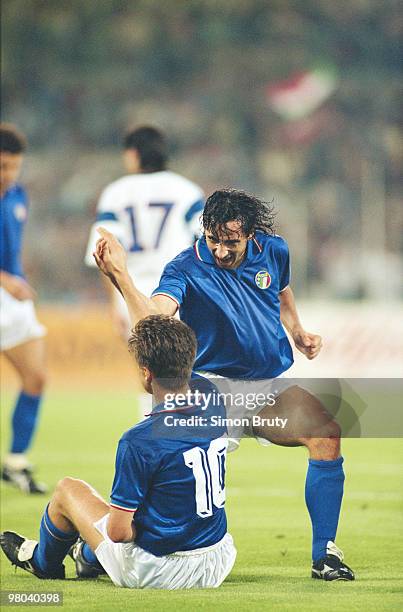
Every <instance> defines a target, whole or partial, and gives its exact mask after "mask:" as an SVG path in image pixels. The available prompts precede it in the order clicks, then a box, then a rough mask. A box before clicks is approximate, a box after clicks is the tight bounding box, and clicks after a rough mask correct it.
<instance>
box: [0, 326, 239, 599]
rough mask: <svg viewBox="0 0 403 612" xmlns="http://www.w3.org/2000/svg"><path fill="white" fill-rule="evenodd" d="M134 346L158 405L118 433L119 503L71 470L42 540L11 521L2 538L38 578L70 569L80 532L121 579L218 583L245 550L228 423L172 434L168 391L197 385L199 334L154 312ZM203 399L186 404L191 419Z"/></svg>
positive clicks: (87, 548)
mask: <svg viewBox="0 0 403 612" xmlns="http://www.w3.org/2000/svg"><path fill="white" fill-rule="evenodd" d="M129 348H130V350H131V352H132V353H133V354H134V357H135V360H136V362H137V364H138V366H139V371H140V378H141V381H142V384H143V386H144V388H145V389H146V391H148V392H149V393H152V395H153V398H154V403H155V404H156V405H155V407H154V409H153V411H152V413H151V415H150V418H148V419H146V420H145V421H143V422H141V423H139V424H138V425H136V426H135V427H133V428H132V429H130V430H129V431H127V432H126V433H125V434H124V435H123V436H122V438H121V440H120V442H119V446H118V450H117V456H116V470H115V478H114V482H113V487H112V493H111V501H110V504H108V503H106V502H105V501H104V500H103V499H102V498H101V497H100V496H99V495H98V493H97V492H96V491H95V490H94V489H93V488H92V487H91V486H90V485H89V484H87V483H86V482H84V481H82V480H77V479H75V478H64V479H63V480H61V481H60V482H59V484H58V485H57V487H56V490H55V492H54V494H53V497H52V499H51V501H50V503H49V505H48V507H47V508H46V510H45V513H44V515H43V517H42V522H41V526H40V537H39V542H36V541H34V540H28V539H26V538H24V537H22V536H20V535H18V534H16V533H14V532H12V531H5V532H4V533H2V534H1V536H0V544H1V547H2V549H3V551H4V553H5V554H6V556H7V557H8V559H9V560H10V561H11V562H12V563H13V564H14V565H16V566H17V567H20V568H22V569H24V570H26V571H28V572H31V573H33V574H34V575H35V576H37V577H38V578H53V579H63V578H64V575H65V571H64V565H63V564H62V562H63V559H64V557H65V556H66V555H67V554H68V552H69V549H70V547H72V546H73V545H74V544H75V542H76V541H77V540H78V538H79V535H80V536H81V537H82V538H83V539H84V540H85V543H83V542H79V544H78V545H76V547H75V555H74V556H75V557H77V556H78V557H79V559H80V560H81V561H80V567H81V568H82V567H83V565H85V563H87V564H88V567H89V566H91V567H92V569H93V574H96V573H99V574H100V573H102V572H103V570H105V571H106V573H107V574H108V575H109V576H110V578H111V579H112V581H113V582H114V584H115V585H116V586H121V587H131V588H160V589H180V588H207V587H210V588H211V587H218V586H220V584H221V583H222V582H223V580H224V579H225V578H226V576H227V575H228V574H229V572H230V571H231V569H232V567H233V565H234V562H235V557H236V550H235V548H234V545H233V541H232V537H231V536H230V535H229V534H228V533H227V523H226V515H225V510H224V501H225V489H224V474H225V454H226V446H227V441H226V439H224V438H222V437H221V435H222V434H223V433H224V431H223V430H220V431H218V432H217V430H215V432H214V433H213V432H212V433H211V434H209V433H208V431H207V432H206V430H205V429H204V430H203V431H201V429H198V428H194V429H193V428H192V430H191V434H190V433H189V432H190V428H186V429H185V430H184V431H181V432H179V431H178V432H177V433H173V434H172V435H170V436H165V435H163V432H164V431H165V430H164V419H165V418H166V415H165V410H164V401H165V400H166V399H168V398H169V400H170V404H171V401H172V396H173V395H175V394H179V393H181V394H183V393H186V392H187V391H188V389H189V379H190V375H191V370H192V365H193V362H194V358H195V354H196V338H195V335H194V333H193V332H192V330H191V329H190V328H189V327H188V326H187V325H186V324H184V323H182V322H180V321H178V320H176V319H173V318H171V317H165V316H163V315H152V316H149V317H147V318H145V319H143V320H141V321H139V323H138V324H137V325H136V327H135V329H134V330H133V332H132V335H131V337H130V339H129ZM204 408H205V407H203V406H202V407H200V406H196V405H194V406H188V407H187V408H183V407H182V408H181V409H179V410H180V413H181V415H182V416H184V418H185V419H186V418H187V417H188V416H192V415H193V416H194V415H197V414H205V410H204ZM202 411H203V412H202ZM92 551H95V555H96V557H95V555H94V554H93V552H92ZM97 561H98V562H99V564H98V567H97V565H96V564H97ZM77 567H78V566H77Z"/></svg>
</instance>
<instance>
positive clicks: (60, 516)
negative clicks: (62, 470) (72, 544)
mask: <svg viewBox="0 0 403 612" xmlns="http://www.w3.org/2000/svg"><path fill="white" fill-rule="evenodd" d="M109 509H110V508H109V505H108V504H107V503H106V501H105V500H104V499H102V497H101V496H100V495H99V493H98V492H97V491H96V490H95V489H94V488H93V487H92V486H91V485H89V484H88V483H87V482H85V481H84V480H79V479H77V478H70V477H66V478H63V479H62V480H61V481H60V482H59V483H58V484H57V487H56V489H55V492H54V494H53V497H52V500H51V503H50V505H49V516H50V518H51V520H52V522H54V524H55V525H56V526H58V527H59V528H60V529H62V530H71V528H72V527H74V528H75V529H76V530H77V531H78V532H79V533H80V535H81V537H82V538H83V539H84V540H85V541H86V542H87V543H88V544H89V545H90V547H91V548H92V550H95V549H96V548H97V546H98V545H99V544H100V543H101V542H102V541H103V539H104V538H103V536H102V535H101V534H100V533H99V531H98V530H97V529H96V528H95V527H94V523H95V522H96V521H98V520H99V519H101V518H102V517H103V516H105V514H107V513H108V512H109Z"/></svg>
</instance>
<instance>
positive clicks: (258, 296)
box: [153, 232, 293, 379]
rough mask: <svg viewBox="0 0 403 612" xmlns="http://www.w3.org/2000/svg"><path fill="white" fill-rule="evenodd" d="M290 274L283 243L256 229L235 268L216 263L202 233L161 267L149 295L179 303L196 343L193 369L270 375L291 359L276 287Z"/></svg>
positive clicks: (284, 283) (233, 375)
mask: <svg viewBox="0 0 403 612" xmlns="http://www.w3.org/2000/svg"><path fill="white" fill-rule="evenodd" d="M289 279H290V264H289V253H288V246H287V243H286V242H285V240H284V239H283V238H281V237H280V236H269V235H267V234H264V233H263V232H256V237H255V238H254V239H252V240H249V241H248V246H247V253H246V257H245V259H244V261H243V262H242V263H241V265H240V266H239V267H238V268H236V269H235V270H225V269H223V268H220V267H219V266H217V265H216V263H215V260H214V257H213V255H212V254H211V252H210V251H209V249H208V247H207V244H206V240H205V238H204V237H203V238H200V239H199V240H198V241H197V242H196V244H195V246H194V247H192V248H189V249H186V250H185V251H183V252H182V253H180V254H179V255H178V256H177V257H176V258H175V259H173V260H172V261H171V262H170V263H169V264H168V265H167V266H166V267H165V269H164V271H163V273H162V276H161V279H160V283H159V286H158V288H157V289H156V290H155V291H154V292H153V295H159V294H162V295H167V296H169V297H171V298H172V299H173V300H174V301H175V302H177V304H178V305H179V313H180V318H181V319H182V320H183V321H185V322H186V323H187V324H188V325H189V326H190V327H191V328H192V329H193V331H194V332H195V334H196V337H197V342H198V351H197V358H196V363H195V369H196V370H201V371H203V370H204V371H206V372H214V373H216V374H220V375H221V376H225V377H228V378H238V379H262V378H274V377H276V376H279V375H280V374H282V372H284V371H285V370H287V369H288V368H289V367H290V366H291V365H292V363H293V355H292V349H291V346H290V343H289V341H288V338H287V336H286V333H285V331H284V328H283V326H282V324H281V321H280V300H279V292H280V291H282V290H283V289H285V288H286V287H287V285H288V283H289Z"/></svg>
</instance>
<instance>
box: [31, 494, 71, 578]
mask: <svg viewBox="0 0 403 612" xmlns="http://www.w3.org/2000/svg"><path fill="white" fill-rule="evenodd" d="M48 507H49V506H47V507H46V510H45V512H44V514H43V517H42V521H41V527H40V530H39V544H38V546H37V547H36V548H35V551H34V555H33V559H32V561H33V564H34V566H35V567H37V568H38V569H40V570H41V571H42V572H44V573H52V570H54V569H55V568H56V567H59V566H60V565H61V563H62V561H63V559H64V557H65V556H66V555H67V553H68V552H69V550H70V547H71V546H72V544H74V542H75V541H76V540H77V538H78V533H77V531H75V532H74V533H71V532H70V533H66V532H65V531H61V529H58V528H57V527H56V526H55V525H54V524H53V523H52V521H51V520H50V518H49V513H48Z"/></svg>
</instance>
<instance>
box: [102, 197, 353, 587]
mask: <svg viewBox="0 0 403 612" xmlns="http://www.w3.org/2000/svg"><path fill="white" fill-rule="evenodd" d="M202 222H203V228H204V236H203V237H202V238H200V239H199V240H198V241H197V243H196V244H195V246H194V248H188V249H186V250H185V251H183V252H182V253H181V254H180V255H178V256H177V257H176V258H175V259H173V260H172V261H171V262H170V263H169V264H168V265H167V266H166V267H165V269H164V271H163V274H162V276H161V279H160V283H159V286H158V288H157V289H156V290H155V291H154V292H153V295H152V297H151V298H147V297H146V296H144V295H142V294H141V293H140V292H139V291H138V290H137V288H136V287H135V286H134V284H133V282H132V280H131V279H130V276H129V274H128V273H127V269H126V263H125V254H124V252H123V250H122V248H121V246H120V245H119V243H118V241H117V240H116V239H114V237H113V236H111V235H110V234H109V233H108V232H107V231H105V230H101V231H100V234H101V239H100V240H99V242H98V246H97V252H96V254H95V255H96V259H97V263H98V265H99V266H100V268H101V270H102V271H103V272H104V273H105V274H107V275H108V276H109V278H110V279H111V280H112V282H114V283H115V285H116V286H118V287H119V288H120V291H121V292H122V294H123V296H124V298H125V300H126V303H127V305H128V309H129V312H130V316H131V320H132V323H133V324H134V323H135V322H136V321H138V320H139V319H141V318H142V317H145V316H147V315H149V314H150V313H163V314H166V315H171V316H172V315H174V314H175V313H176V312H177V310H178V309H179V313H180V317H181V319H182V320H183V321H185V322H186V323H187V324H188V325H189V326H190V327H191V328H192V329H193V330H194V332H195V333H196V337H197V342H198V352H197V357H196V362H195V369H196V370H199V371H202V372H204V373H206V374H207V375H211V376H216V377H217V376H222V377H226V380H228V379H230V383H232V382H233V381H234V380H237V381H243V382H245V381H251V385H252V387H251V390H253V388H254V385H255V383H254V382H253V381H254V380H257V379H259V380H261V379H266V380H268V379H273V378H274V377H279V376H281V374H283V372H285V371H286V370H288V369H289V368H290V366H291V365H292V363H293V353H292V348H291V345H290V343H289V340H288V338H287V335H286V333H285V331H284V328H283V326H284V327H285V328H286V329H287V331H288V332H289V334H290V336H291V338H292V340H293V342H294V346H295V347H296V348H297V349H298V350H299V351H301V352H302V353H303V354H304V355H305V356H306V357H307V358H308V359H314V358H315V357H316V356H317V355H318V353H319V351H320V349H321V344H322V341H321V338H320V336H319V335H317V334H313V333H310V332H307V331H306V330H305V329H304V328H303V326H302V324H301V322H300V319H299V316H298V313H297V309H296V305H295V300H294V296H293V292H292V289H291V287H290V286H289V278H290V271H289V267H290V264H289V252H288V246H287V243H286V242H285V240H284V239H283V238H281V237H280V236H278V235H276V234H275V233H274V229H273V214H272V209H271V207H270V206H269V205H267V204H265V203H264V202H262V201H260V200H259V199H258V198H256V197H254V196H252V195H249V194H246V193H244V192H242V191H237V190H230V189H227V190H221V191H216V192H215V193H213V194H212V195H211V196H210V197H209V198H208V199H207V202H206V205H205V208H204V212H203V215H202ZM277 381H278V379H277ZM277 381H276V384H277ZM259 415H260V416H261V417H263V418H266V417H267V418H268V417H276V416H277V417H281V418H283V419H286V421H287V427H285V428H284V429H279V428H275V429H273V427H269V426H264V425H259V424H258V425H256V426H255V427H253V429H252V432H253V435H255V436H256V437H257V438H259V439H264V440H267V441H270V442H273V443H275V444H279V445H282V446H301V445H303V446H305V447H306V448H307V450H308V452H309V463H308V472H307V477H306V488H305V494H306V495H305V497H306V504H307V507H308V511H309V514H310V518H311V521H312V531H313V539H312V560H313V564H312V577H313V578H319V579H324V580H327V581H331V580H353V579H354V573H353V572H352V570H351V569H350V568H349V567H348V566H347V565H345V564H344V562H343V553H342V551H341V550H340V549H339V548H338V547H337V546H336V544H335V543H334V541H335V538H336V531H337V526H338V520H339V514H340V508H341V502H342V497H343V485H344V472H343V465H342V464H343V458H342V456H341V454H340V428H339V426H338V424H337V423H336V422H335V421H334V420H333V419H332V417H331V416H330V415H329V414H328V413H327V412H326V411H325V409H324V407H323V405H322V404H321V403H320V402H319V401H318V400H317V399H316V398H315V397H314V396H313V395H312V394H310V393H309V392H308V391H306V390H305V389H303V388H301V387H299V386H297V385H292V384H290V385H289V388H286V390H285V391H283V392H282V393H281V394H279V395H278V397H277V398H276V401H275V405H274V406H270V405H267V406H265V407H264V408H263V409H262V410H261V412H260V413H259Z"/></svg>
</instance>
